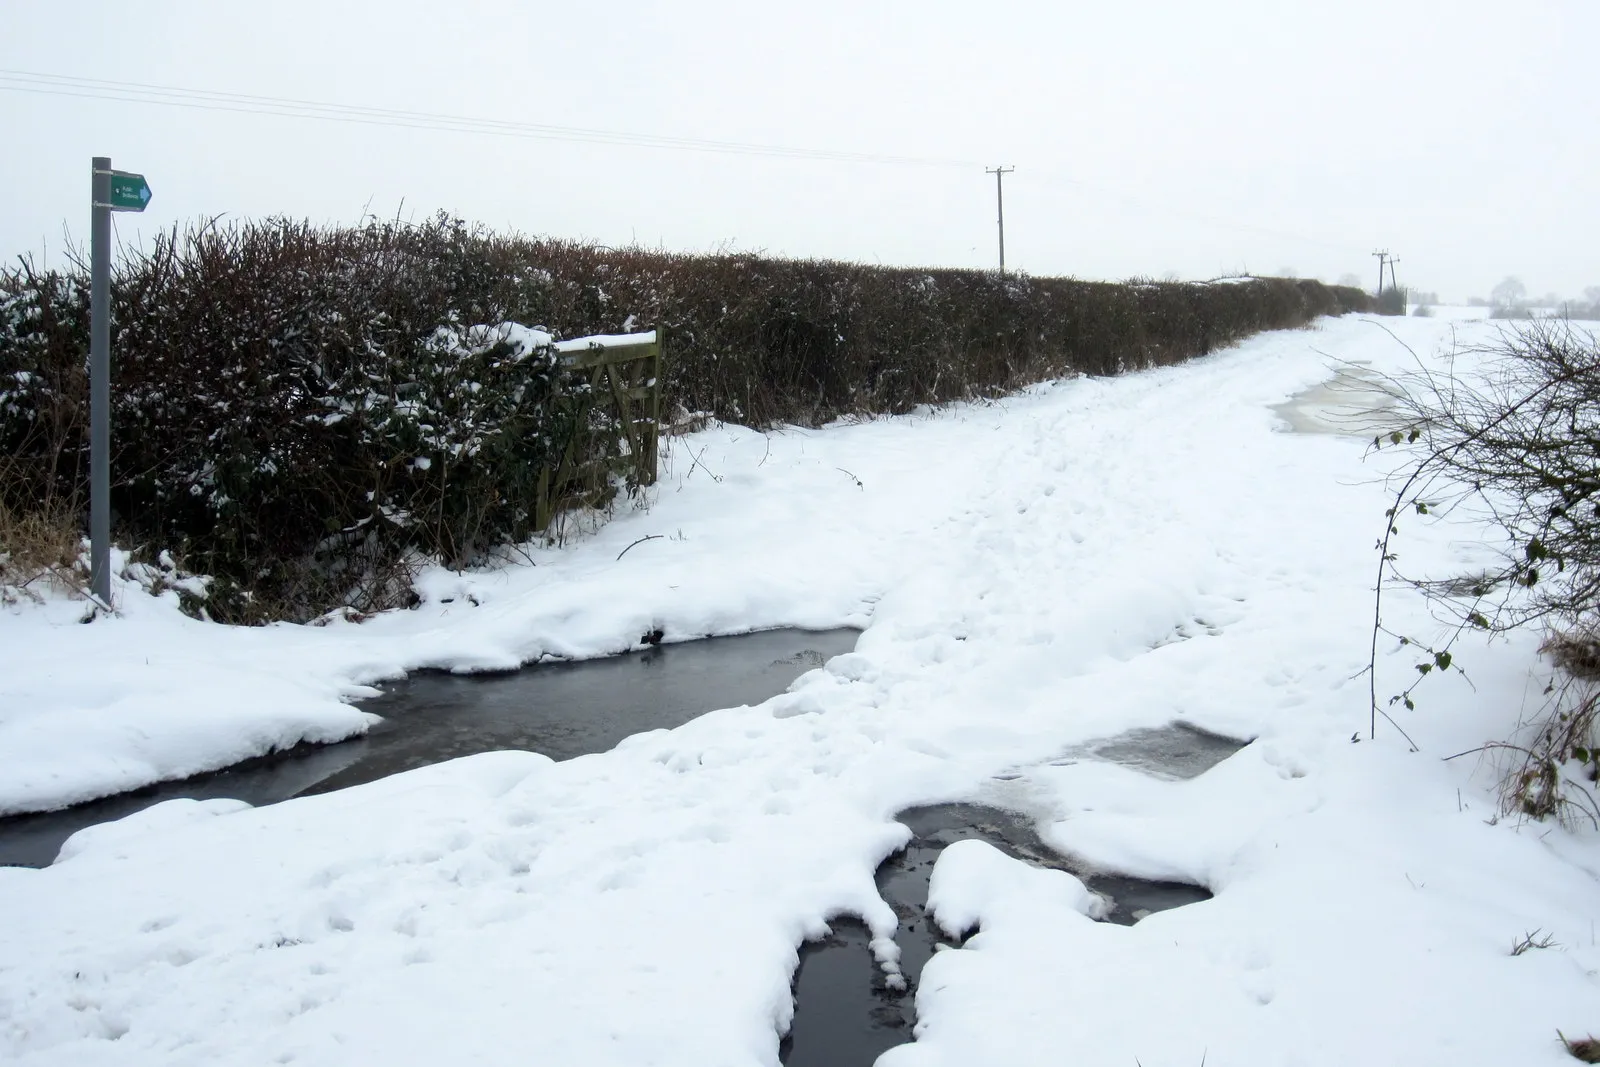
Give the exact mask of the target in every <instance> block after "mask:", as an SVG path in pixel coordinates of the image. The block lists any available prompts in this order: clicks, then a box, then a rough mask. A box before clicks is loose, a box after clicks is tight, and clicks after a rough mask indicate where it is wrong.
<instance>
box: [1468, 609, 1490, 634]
mask: <svg viewBox="0 0 1600 1067" xmlns="http://www.w3.org/2000/svg"><path fill="white" fill-rule="evenodd" d="M1467 621H1468V622H1470V623H1471V624H1472V625H1474V626H1476V627H1477V628H1478V629H1480V630H1487V629H1488V628H1489V620H1488V619H1486V618H1484V617H1483V615H1482V614H1481V613H1479V612H1476V611H1474V612H1472V613H1471V614H1470V615H1468V616H1467Z"/></svg>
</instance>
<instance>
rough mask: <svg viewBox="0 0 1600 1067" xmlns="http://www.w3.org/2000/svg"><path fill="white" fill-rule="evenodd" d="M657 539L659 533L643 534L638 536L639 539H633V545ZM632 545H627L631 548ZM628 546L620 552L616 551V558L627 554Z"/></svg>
mask: <svg viewBox="0 0 1600 1067" xmlns="http://www.w3.org/2000/svg"><path fill="white" fill-rule="evenodd" d="M659 540H661V535H660V534H645V535H644V536H643V537H641V538H639V540H637V541H635V542H634V543H633V545H642V544H644V543H645V542H646V541H659ZM633 545H629V546H628V548H632V547H633ZM628 548H625V549H623V550H622V551H621V552H618V553H617V559H621V558H622V557H623V556H626V555H627V554H628Z"/></svg>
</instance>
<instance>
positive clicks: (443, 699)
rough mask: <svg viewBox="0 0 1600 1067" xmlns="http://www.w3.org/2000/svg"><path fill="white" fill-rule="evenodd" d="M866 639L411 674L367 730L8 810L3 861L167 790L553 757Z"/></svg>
mask: <svg viewBox="0 0 1600 1067" xmlns="http://www.w3.org/2000/svg"><path fill="white" fill-rule="evenodd" d="M859 636H860V634H859V632H858V631H856V630H824V631H808V630H768V631H764V632H762V633H754V634H743V635H741V636H738V637H718V638H711V639H708V640H704V641H691V642H686V643H683V644H675V645H659V646H655V647H652V648H648V649H646V650H644V651H642V652H633V653H628V654H626V655H622V656H613V657H610V658H608V659H601V660H587V661H585V662H582V663H561V664H544V665H540V666H535V667H527V668H524V669H522V670H520V671H515V672H512V673H507V674H482V675H453V674H441V673H432V672H429V673H420V674H416V675H413V676H412V677H411V678H410V679H408V680H407V681H405V682H400V683H396V684H394V685H393V686H391V687H390V690H389V692H387V693H385V694H384V695H383V696H381V697H376V698H374V699H372V700H369V701H366V702H364V703H363V704H362V707H364V708H367V709H369V710H371V711H375V712H377V713H378V714H380V715H382V716H384V718H385V721H384V722H382V723H380V724H378V725H377V726H375V727H373V729H372V730H371V732H370V733H368V734H367V735H365V736H364V737H360V738H356V739H354V740H351V741H344V742H340V743H339V744H335V745H318V746H311V745H302V746H299V747H297V748H295V749H292V750H290V751H289V752H286V753H282V754H280V755H276V756H269V757H265V758H263V759H259V760H251V761H250V762H248V763H244V764H239V765H237V766H234V767H230V768H228V769H226V770H222V771H218V772H216V773H214V774H205V775H199V776H197V777H194V778H188V779H185V780H183V781H181V782H168V783H164V784H162V785H158V786H152V787H150V788H147V789H141V790H137V791H135V792H131V793H123V794H121V795H118V796H115V797H108V798H106V799H105V800H98V801H94V802H92V803H88V804H80V805H78V806H77V807H73V808H68V809H66V810H64V811H56V812H46V813H44V814H40V815H20V816H14V817H11V818H7V819H0V865H8V864H9V865H16V866H26V867H44V866H47V865H48V864H49V863H50V862H51V861H52V860H54V859H55V856H56V852H57V851H58V850H59V849H60V848H61V843H62V842H63V841H65V840H66V839H67V838H68V837H70V836H71V835H72V834H74V833H76V832H77V831H79V830H81V829H83V828H84V827H85V826H92V825H94V824H96V823H101V822H106V821H108V820H111V819H120V818H122V817H123V816H125V815H131V814H133V813H134V812H136V811H139V810H142V809H144V808H147V807H149V806H150V805H152V804H156V803H159V802H160V801H163V800H174V799H177V798H180V797H192V798H195V799H201V800H208V799H214V798H218V797H231V798H234V799H238V800H243V801H247V802H248V803H250V804H254V805H257V806H260V805H262V804H275V803H277V802H278V801H280V800H288V799H289V798H290V797H296V796H304V795H306V794H311V793H325V792H328V791H329V790H333V789H342V788H344V787H346V786H351V785H359V784H360V783H362V782H370V781H373V780H374V779H377V778H383V777H385V776H387V775H390V774H395V773H397V772H399V771H407V770H412V769H414V768H416V767H425V766H428V765H429V764H433V763H440V762H443V761H444V760H448V759H454V758H456V757H457V756H470V755H473V754H475V753H478V752H491V751H497V750H500V749H526V750H529V751H533V752H542V753H544V754H545V755H547V756H550V757H552V758H554V759H558V760H560V759H571V758H572V757H574V756H581V755H584V754H586V753H590V752H604V751H606V750H608V749H610V748H613V747H614V746H615V745H616V744H617V742H619V741H621V740H622V739H623V738H625V737H627V736H629V735H630V734H636V733H639V732H641V731H644V730H655V729H662V728H671V727H674V726H680V725H682V724H683V723H685V722H688V721H689V720H690V719H693V718H695V717H696V716H698V715H703V714H705V713H706V712H708V711H713V710H716V709H717V708H729V707H737V706H738V705H740V704H758V703H760V702H761V701H763V700H766V699H767V698H768V697H771V696H774V695H776V694H778V693H781V692H783V691H784V690H785V689H787V688H788V687H789V684H790V683H791V682H793V681H794V680H795V679H796V678H798V677H799V676H800V675H802V674H804V673H805V672H806V671H808V670H811V669H812V668H813V667H820V666H821V665H822V664H823V663H824V662H826V661H827V660H828V659H830V658H832V657H833V656H837V655H839V654H840V653H843V652H848V651H850V650H851V649H853V648H854V647H855V643H856V638H857V637H859Z"/></svg>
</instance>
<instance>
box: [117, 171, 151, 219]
mask: <svg viewBox="0 0 1600 1067" xmlns="http://www.w3.org/2000/svg"><path fill="white" fill-rule="evenodd" d="M106 206H107V207H109V208H110V209H111V210H112V211H143V210H144V209H145V208H147V207H149V206H150V183H149V182H147V181H145V180H144V175H143V174H130V173H128V172H127V171H125V170H114V171H112V172H111V197H110V203H108V204H107V205H106Z"/></svg>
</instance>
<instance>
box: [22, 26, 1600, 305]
mask: <svg viewBox="0 0 1600 1067" xmlns="http://www.w3.org/2000/svg"><path fill="white" fill-rule="evenodd" d="M1597 63H1600V3H1597V2H1596V0H1524V2H1522V3H1506V2H1505V0H1495V2H1480V0H1458V2H1447V0H1438V2H1429V0H1340V2H1338V3H1328V2H1325V0H1319V2H1317V3H1294V2H1291V0H1211V2H1209V3H1200V2H1190V0H1164V2H1156V0H1151V2H1138V0H1125V2H1118V0H1101V2H1100V3H1096V4H1083V3H1076V2H1061V0H1057V2H1037V3H1004V2H995V0H990V2H988V3H977V2H973V0H967V2H964V3H943V2H939V0H918V2H914V3H849V2H844V0H809V2H807V3H805V4H789V5H784V6H781V7H780V6H777V5H766V4H760V3H753V2H750V0H745V2H742V3H716V2H707V0H677V2H674V3H651V2H645V0H623V2H612V3H588V4H586V3H573V2H571V0H566V2H563V3H544V2H529V0H524V2H515V0H455V2H452V3H441V2H439V0H426V2H423V0H385V2H383V3H376V2H370V3H362V4H356V3H349V2H343V0H316V2H310V0H275V2H271V3H258V4H242V3H221V2H218V0H116V2H114V3H113V2H110V0H76V2H74V0H56V2H53V3H45V2H42V0H0V68H4V69H5V70H7V71H11V72H16V71H25V72H33V73H43V74H52V75H63V76H69V77H77V78H83V77H93V78H102V79H109V80H112V81H117V82H141V83H149V84H154V85H161V86H176V87H182V88H187V89H197V90H206V91H211V92H227V93H241V94H253V95H256V96H262V97H273V98H295V99H299V100H308V101H315V102H322V103H334V104H345V105H353V106H358V107H367V108H388V109H395V110H404V111H411V112H425V113H430V114H449V115H457V116H466V117H470V118H475V119H490V120H503V121H505V122H510V123H534V124H542V125H546V126H559V127H567V128H581V129H593V130H607V131H621V132H625V133H634V134H642V135H652V136H658V137H659V136H665V137H676V138H687V139H692V140H697V141H723V142H737V143H741V144H764V145H767V144H770V145H778V146H789V147H794V148H802V149H817V150H824V151H831V152H842V153H862V154H869V155H874V156H897V157H914V158H916V159H919V160H931V161H938V162H930V163H862V162H840V161H834V160H824V159H814V158H774V157H768V156H760V155H750V154H743V153H726V152H709V151H700V150H687V149H677V150H663V149H657V148H640V147H629V146H618V145H597V144H592V143H581V142H574V141H570V140H552V139H537V138H530V137H524V136H488V135H484V134H481V133H464V132H456V131H447V130H437V129H415V128H403V127H394V126H383V125H370V124H355V123H347V122H327V121H319V120H314V119H308V118H304V117H280V116H276V115H258V114H239V113H234V112H229V111H220V110H203V109H197V108H181V107H165V106H157V105H152V104H148V103H135V102H129V101H128V100H126V99H121V98H119V99H111V100H107V99H85V98H82V97H79V96H66V95H48V94H45V93H41V92H38V91H36V90H37V89H39V88H40V85H39V83H38V82H26V83H25V82H21V81H18V80H17V79H15V78H14V77H13V78H10V79H7V78H5V77H3V76H0V136H3V141H0V145H3V147H0V192H3V196H0V254H3V255H4V256H5V257H6V258H11V257H13V256H15V255H17V254H19V253H23V252H33V253H35V254H36V255H38V254H40V253H41V252H43V253H46V254H48V255H49V256H50V257H51V258H52V259H53V260H54V259H56V257H59V254H60V249H61V247H62V234H63V229H64V228H66V229H69V230H70V231H71V232H72V233H73V234H74V235H77V236H80V237H81V236H82V235H83V234H85V233H86V232H87V228H88V181H89V160H90V157H91V156H93V155H97V154H104V155H109V156H111V157H112V158H113V162H114V164H115V165H116V166H117V167H120V168H124V169H128V170H136V171H141V172H143V173H144V174H146V175H147V176H148V178H149V180H150V184H151V186H152V188H153V189H154V191H155V198H154V201H153V202H152V205H151V207H150V210H149V211H148V212H147V213H146V214H145V215H144V216H142V217H140V216H134V215H121V216H119V217H118V219H117V223H118V228H119V233H120V234H121V236H122V238H123V239H125V240H126V239H131V238H132V237H134V236H135V235H136V234H137V233H138V231H139V230H140V228H141V227H142V228H145V229H146V230H148V229H149V228H150V227H159V226H169V225H171V224H173V223H174V222H182V221H187V220H190V219H196V218H201V217H209V216H213V215H224V216H228V217H257V216H265V215H271V214H287V215H293V216H302V217H310V218H312V219H316V220H337V221H342V222H354V221H356V220H358V219H359V218H361V216H362V215H363V213H365V212H372V213H375V214H379V215H393V214H395V213H396V212H403V213H404V214H405V215H406V216H408V217H420V216H422V215H425V214H427V213H431V212H433V211H435V210H439V209H444V210H446V211H449V212H451V213H453V214H457V215H460V216H462V217H464V218H467V219H470V220H474V221H481V222H485V223H488V224H490V225H493V226H496V227H505V228H515V229H518V230H521V231H524V232H527V233H533V234H550V235H556V236H562V237H575V238H589V239H593V240H595V241H598V242H601V243H604V244H610V245H620V244H627V243H630V242H635V241H636V242H638V243H640V244H644V245H649V246H658V245H659V246H664V247H666V248H669V249H679V250H700V251H705V250H712V249H718V248H734V249H740V250H764V251H767V252H770V253H774V254H782V255H792V256H823V257H836V258H843V259H852V260H861V261H865V262H883V263H905V264H923V265H938V266H981V267H987V266H992V265H993V263H994V261H995V251H996V250H995V202H994V201H995V189H994V184H995V183H994V178H993V177H991V176H989V175H986V174H985V173H984V167H985V166H993V165H995V164H1006V165H1010V166H1015V167H1016V172H1015V173H1014V174H1011V175H1008V176H1007V178H1006V187H1005V194H1006V200H1005V208H1006V224H1007V225H1006V253H1007V263H1008V265H1009V266H1013V267H1015V268H1018V269H1021V270H1026V271H1029V272H1031V273H1034V274H1073V275H1078V276H1081V277H1093V278H1123V277H1129V276H1134V275H1150V276H1161V275H1165V274H1167V273H1169V272H1173V273H1176V274H1178V275H1180V276H1183V277H1189V278H1204V277H1211V276H1214V275H1218V274H1222V273H1229V272H1236V271H1246V270H1247V271H1251V272H1255V273H1260V274H1270V273H1277V272H1279V271H1280V270H1283V269H1285V268H1292V269H1294V270H1295V271H1296V272H1298V273H1299V274H1302V275H1305V276H1320V277H1323V278H1326V279H1328V280H1333V279H1336V278H1338V277H1339V276H1340V275H1343V274H1346V273H1349V272H1354V273H1357V274H1359V275H1360V277H1361V278H1362V280H1363V282H1364V283H1365V284H1366V285H1368V286H1369V287H1370V286H1371V285H1372V284H1373V283H1374V282H1375V280H1376V260H1375V259H1373V257H1372V255H1371V253H1372V251H1373V250H1374V249H1377V248H1388V249H1391V250H1393V252H1394V253H1395V254H1396V255H1398V256H1399V257H1400V266H1399V275H1400V280H1401V281H1402V282H1403V283H1410V284H1413V285H1415V286H1418V287H1420V288H1422V289H1432V290H1438V291H1440V292H1441V293H1442V294H1443V295H1444V296H1445V297H1446V298H1452V297H1453V298H1456V299H1464V298H1466V297H1468V296H1473V295H1487V293H1488V291H1489V290H1490V288H1491V287H1492V286H1493V285H1494V284H1495V283H1496V282H1497V281H1499V280H1500V279H1501V278H1503V277H1505V276H1506V275H1508V274H1515V275H1517V276H1519V277H1520V278H1521V279H1522V280H1523V281H1524V282H1525V283H1526V284H1527V287H1528V289H1529V291H1530V293H1532V294H1535V295H1537V294H1543V293H1545V292H1548V291H1554V292H1557V293H1559V294H1561V295H1564V296H1567V295H1576V294H1578V293H1580V292H1581V291H1582V290H1583V288H1585V287H1587V286H1596V285H1600V255H1597V253H1596V238H1597V235H1600V181H1597V178H1596V175H1597V174H1600V132H1597V131H1600V74H1597V73H1596V70H1595V68H1596V66H1597ZM24 84H26V85H28V87H29V89H30V91H18V90H17V89H16V86H18V85H24ZM70 91H74V92H81V90H70ZM109 93H110V95H113V96H119V97H125V96H126V91H125V90H121V89H115V88H113V89H110V90H109ZM251 106H254V105H251Z"/></svg>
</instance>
